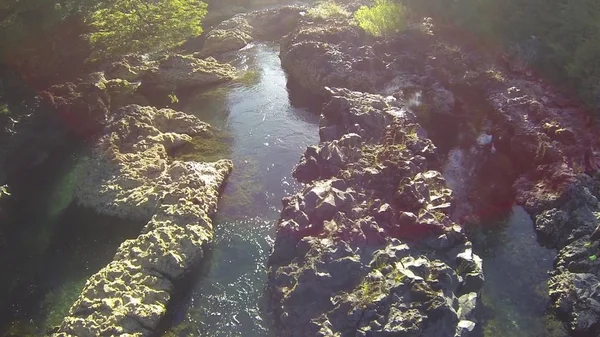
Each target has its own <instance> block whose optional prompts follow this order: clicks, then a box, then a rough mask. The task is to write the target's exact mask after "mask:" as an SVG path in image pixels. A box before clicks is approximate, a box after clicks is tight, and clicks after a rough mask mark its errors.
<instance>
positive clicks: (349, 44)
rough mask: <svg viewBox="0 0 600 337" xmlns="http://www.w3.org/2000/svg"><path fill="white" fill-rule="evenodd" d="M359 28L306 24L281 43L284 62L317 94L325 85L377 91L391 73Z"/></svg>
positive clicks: (290, 74)
mask: <svg viewBox="0 0 600 337" xmlns="http://www.w3.org/2000/svg"><path fill="white" fill-rule="evenodd" d="M365 44H366V43H365V41H364V39H363V35H362V34H361V31H360V28H358V27H355V26H350V25H341V26H336V25H328V24H310V25H308V24H306V25H301V26H300V27H299V28H298V29H297V30H295V31H294V32H292V33H290V34H289V35H287V36H286V37H285V38H284V40H283V41H282V44H281V53H280V58H281V64H282V66H283V68H284V69H285V71H286V72H287V73H288V75H289V76H290V78H292V79H293V80H294V81H295V82H297V83H298V84H300V86H302V87H304V88H306V89H308V90H309V91H310V92H313V93H315V94H318V95H326V92H325V91H324V90H323V88H324V87H345V88H349V89H351V90H359V91H364V92H374V91H375V90H376V89H377V88H382V87H383V84H384V83H385V82H386V81H388V80H389V79H391V78H390V76H391V72H389V71H387V67H386V65H385V63H384V62H383V61H382V60H380V59H378V58H377V57H375V56H374V55H373V53H372V51H370V50H369V47H367V48H362V46H364V45H365Z"/></svg>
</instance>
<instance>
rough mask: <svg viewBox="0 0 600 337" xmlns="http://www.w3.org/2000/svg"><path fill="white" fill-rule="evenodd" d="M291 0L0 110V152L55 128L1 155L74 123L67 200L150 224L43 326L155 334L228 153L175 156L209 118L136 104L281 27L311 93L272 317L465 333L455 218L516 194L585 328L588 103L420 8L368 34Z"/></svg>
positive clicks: (210, 70)
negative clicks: (393, 30) (308, 136)
mask: <svg viewBox="0 0 600 337" xmlns="http://www.w3.org/2000/svg"><path fill="white" fill-rule="evenodd" d="M304 11H305V8H303V7H295V6H291V7H282V8H278V9H270V10H264V11H258V12H252V13H246V14H239V15H236V16H234V17H233V18H231V19H228V20H226V21H224V22H222V23H221V24H219V25H218V26H217V27H216V28H215V29H213V30H212V31H210V32H208V33H207V34H206V36H205V39H204V42H203V46H202V48H199V49H198V50H193V52H194V54H190V55H181V54H168V55H164V56H162V57H158V58H153V59H148V58H147V57H142V56H139V55H130V56H127V57H124V58H123V59H122V60H120V61H118V62H114V63H111V64H109V65H104V66H103V67H102V69H98V70H101V72H99V73H93V74H91V75H89V76H86V77H84V78H82V79H80V80H78V81H74V82H69V83H64V84H60V85H56V86H52V87H50V88H48V89H47V90H46V91H45V92H44V93H42V94H41V95H40V97H39V101H40V102H42V103H43V104H45V105H46V106H48V107H50V108H51V110H52V112H53V113H52V114H51V115H49V116H50V117H49V116H48V115H40V114H37V115H35V116H36V117H35V118H30V116H31V115H28V114H26V113H23V114H21V115H19V121H21V120H22V121H28V120H31V121H32V122H31V123H32V124H29V125H28V124H27V123H29V122H27V123H15V122H14V121H10V120H9V119H5V120H4V121H5V122H6V123H4V124H3V125H2V127H3V128H5V131H6V130H8V131H6V132H5V133H4V134H3V135H2V137H4V136H6V139H8V140H9V141H10V142H9V143H10V146H6V147H5V149H7V150H2V153H0V165H2V164H3V163H5V162H6V163H8V158H10V156H11V154H15V153H19V152H20V151H22V150H23V149H25V150H27V149H29V148H35V145H36V144H42V143H44V141H45V139H44V137H38V136H35V135H33V133H34V132H36V128H40V129H42V127H41V126H40V125H42V124H43V123H45V122H46V121H51V122H52V123H53V124H51V125H59V126H60V127H59V128H57V130H58V131H57V132H56V135H54V136H53V137H56V139H57V140H56V141H55V138H51V141H48V144H46V145H44V146H42V147H41V149H42V150H41V151H37V150H36V151H37V152H36V151H22V156H23V158H25V159H23V161H22V162H17V163H15V164H14V165H12V164H11V165H8V164H6V165H2V167H3V171H4V170H6V169H7V168H10V169H11V170H12V171H11V172H14V171H16V170H17V169H18V168H19V167H26V166H27V165H30V164H32V165H35V164H36V163H38V162H39V161H43V157H44V156H48V155H50V153H51V152H52V151H53V150H54V149H55V147H56V146H58V145H57V144H59V143H61V142H64V139H67V137H68V136H75V137H77V139H85V140H87V141H90V142H92V143H93V144H94V145H93V153H92V155H91V156H90V158H88V159H87V160H86V161H85V162H84V164H83V170H84V172H85V174H84V178H83V179H82V181H81V182H80V184H79V186H78V188H77V191H76V200H77V202H78V203H79V204H80V205H83V206H85V207H89V208H92V209H94V210H95V211H97V212H98V213H101V214H107V215H113V216H118V217H121V218H128V219H135V220H139V221H143V222H147V224H146V225H145V227H144V229H143V230H142V233H141V234H140V235H139V236H138V237H137V238H134V239H131V240H127V241H126V242H124V243H123V244H122V245H121V246H120V248H119V249H118V251H117V253H116V254H115V256H114V259H113V261H112V262H110V263H109V264H108V265H107V266H106V267H105V268H103V269H102V270H100V271H99V272H98V273H96V274H95V275H93V276H92V277H90V279H89V280H88V282H87V283H86V285H85V288H84V289H83V291H82V293H81V295H80V296H79V298H78V299H77V301H76V302H75V303H74V305H73V306H72V308H71V310H70V311H69V314H68V316H67V317H66V318H65V319H64V321H63V323H62V324H61V325H60V327H58V328H57V329H56V331H55V336H101V335H120V334H128V335H133V336H149V335H152V334H153V333H155V332H156V331H155V330H156V328H157V326H158V324H159V323H160V321H161V319H162V318H163V317H164V316H165V314H166V310H167V305H168V304H169V301H170V298H171V294H172V293H173V292H174V290H175V288H176V285H177V281H178V280H180V279H181V278H182V277H183V276H184V275H186V274H187V273H188V272H189V271H190V270H191V269H193V267H194V266H196V265H198V263H200V262H201V261H202V260H203V258H204V256H205V254H206V251H207V249H208V247H209V245H210V242H211V240H212V224H211V216H212V215H213V214H214V213H215V212H216V207H217V201H218V196H219V190H220V188H221V187H222V185H223V184H224V183H225V181H226V179H227V175H228V174H229V172H230V171H231V169H232V164H231V162H230V161H228V160H220V161H217V162H210V163H203V162H185V161H182V160H179V159H178V158H182V157H180V156H179V155H178V154H181V151H187V150H189V149H197V147H196V146H194V145H193V144H197V143H198V142H200V143H202V142H210V141H212V139H213V137H214V136H215V135H214V130H212V128H211V127H210V126H209V125H208V124H206V123H203V122H202V121H200V120H198V119H197V118H195V117H193V116H190V115H187V114H184V113H181V112H178V111H174V110H171V109H158V108H155V107H151V106H143V105H152V104H154V103H155V102H159V101H160V102H164V101H166V100H167V98H168V95H172V97H171V99H173V100H174V99H175V98H176V96H173V95H175V94H176V93H177V92H179V91H181V90H188V89H190V88H196V89H197V88H202V87H204V86H209V85H213V84H218V83H223V82H227V81H230V80H232V79H234V78H235V77H236V76H237V74H236V70H235V69H234V68H233V67H231V66H230V65H228V64H223V63H220V62H218V61H217V60H215V59H214V58H212V56H215V57H219V56H220V54H222V53H226V52H231V51H235V50H238V49H240V48H243V47H245V46H246V45H248V44H249V43H251V42H252V41H253V40H278V41H281V50H280V58H281V62H282V66H283V67H284V68H285V70H286V71H287V73H288V75H289V77H290V79H291V80H292V81H294V82H296V83H297V84H299V85H300V86H302V87H304V88H305V89H308V90H309V91H310V92H312V93H313V94H315V95H318V96H320V97H321V98H322V99H324V100H325V105H324V107H323V110H322V111H321V113H322V115H321V125H320V138H321V142H320V144H319V145H315V146H312V147H309V148H308V149H307V150H306V152H305V154H304V155H303V157H302V158H301V160H300V163H299V164H298V166H297V167H296V169H295V172H294V177H295V178H296V179H297V180H298V181H300V182H302V183H305V184H306V185H305V186H304V187H303V189H302V190H301V191H299V192H298V193H297V194H295V195H292V196H289V197H287V198H285V199H284V200H283V211H282V213H281V219H280V220H279V222H278V225H277V234H276V240H275V246H274V249H273V251H272V253H271V256H270V257H269V271H268V272H269V276H268V277H269V278H268V286H267V297H268V304H269V311H270V313H271V314H272V318H273V321H274V322H275V326H276V334H277V335H281V336H355V335H358V336H389V335H398V334H406V335H411V336H417V335H418V336H440V337H441V336H444V337H445V336H468V335H473V333H474V332H475V331H476V330H477V329H478V328H479V327H480V324H479V320H478V316H477V314H476V312H477V309H478V307H479V306H480V304H481V303H480V302H481V301H480V299H481V290H482V286H483V283H484V275H483V269H482V263H484V262H485V261H483V262H482V261H481V259H480V258H479V257H478V256H477V255H476V254H474V252H473V248H472V244H471V242H470V240H469V238H468V236H467V235H466V228H465V226H464V225H465V222H466V221H467V220H468V221H474V222H477V221H479V220H481V219H482V218H490V217H493V215H494V214H496V213H497V211H500V212H503V211H505V210H506V209H507V208H510V205H512V203H513V202H517V203H518V204H520V205H522V206H524V208H525V209H526V210H527V212H528V213H529V215H530V216H532V218H533V219H534V220H535V226H536V231H537V233H538V238H539V241H540V242H542V243H543V244H545V245H547V246H548V247H552V248H556V249H558V250H559V252H558V256H557V259H556V261H555V270H554V271H553V273H552V275H551V278H550V279H549V288H550V296H551V299H552V303H553V307H554V309H555V311H556V313H557V314H558V315H559V317H561V318H562V319H563V320H564V321H565V322H566V323H567V324H568V326H569V327H570V329H571V331H572V332H573V334H574V335H582V336H590V335H597V334H599V333H600V323H599V322H600V293H599V292H598V291H597V288H598V284H599V283H600V281H599V278H600V262H599V261H598V256H599V255H600V242H598V238H597V237H598V236H599V235H598V234H597V233H598V232H596V228H598V225H599V224H600V210H599V209H598V208H599V206H598V198H599V197H600V182H599V181H598V168H599V167H600V166H599V165H600V155H599V152H598V149H599V146H600V144H598V141H597V138H596V137H595V136H594V135H595V134H597V132H598V131H600V130H598V128H597V127H596V126H595V125H594V124H593V123H591V122H590V121H591V119H590V118H589V117H588V115H587V114H586V111H585V110H584V109H582V108H581V107H579V106H577V105H576V104H575V102H573V101H571V100H569V99H566V98H565V97H564V96H562V95H561V94H560V93H559V92H558V91H557V90H554V89H553V88H552V87H551V86H550V85H548V84H546V83H545V82H544V81H542V80H540V79H538V78H536V77H535V76H533V75H532V74H531V73H529V72H527V71H523V70H522V68H520V67H515V66H513V65H514V64H517V63H518V60H510V59H506V58H504V57H501V55H498V54H497V53H494V52H490V51H489V50H484V49H482V48H481V47H478V46H477V45H476V44H474V43H473V44H472V43H470V40H469V39H468V38H464V37H463V36H460V35H459V34H458V33H457V32H453V31H443V30H440V31H438V30H437V29H436V26H435V25H434V23H433V22H432V21H431V20H429V19H427V20H424V21H423V22H420V23H415V24H412V25H410V27H409V28H408V30H407V31H405V32H404V33H401V34H398V35H397V36H394V37H391V38H374V37H371V36H368V35H367V34H366V33H365V32H363V31H362V30H361V29H360V28H359V27H358V26H356V25H353V24H351V20H350V18H340V19H337V20H336V21H334V22H323V21H322V20H316V19H312V18H310V17H307V16H306V15H305V13H304ZM288 33H289V34H288ZM286 34H287V35H286ZM284 35H285V36H284ZM188 51H190V50H189V49H188ZM190 52H192V51H190ZM134 103H135V104H134ZM136 104H140V105H136ZM157 105H164V104H162V103H160V104H158V103H157ZM40 116H41V117H40ZM11 123H12V124H11ZM5 124H6V125H5ZM19 128H22V129H19ZM47 128H48V126H47V125H46V126H44V128H43V129H44V130H45V129H47ZM15 130H16V131H15ZM19 130H21V131H19ZM22 130H25V131H22ZM14 134H17V135H18V137H15V136H14ZM43 135H44V136H45V135H46V134H45V133H44V134H43ZM2 139H4V138H2ZM23 139H24V140H23ZM7 144H8V143H7ZM14 144H16V145H14ZM475 145H476V146H475ZM473 149H476V150H473ZM455 150H460V151H462V152H461V153H467V154H468V155H469V156H471V157H470V160H471V161H472V162H473V163H474V165H473V167H471V168H469V170H468V172H469V173H470V174H466V175H465V179H464V180H462V181H461V182H460V183H461V185H462V186H460V187H461V188H464V190H465V191H464V193H462V192H461V193H460V195H461V197H460V198H457V197H456V195H454V193H453V192H452V190H451V189H450V188H449V185H450V184H449V182H446V180H445V179H444V177H443V176H442V174H441V173H440V172H439V171H440V170H441V168H442V167H443V166H444V165H443V164H444V163H446V162H447V159H448V157H452V153H453V151H455ZM40 153H41V154H40ZM454 153H456V152H454ZM32 154H36V155H35V156H34V155H32ZM199 157H200V158H202V154H200V156H199ZM450 159H451V158H450ZM5 176H6V172H0V185H3V183H4V182H5V181H4V178H3V177H5ZM453 187H454V186H453ZM457 187H458V186H457ZM473 196H475V197H473ZM465 205H467V206H469V207H463V206H465ZM506 205H509V207H506ZM488 206H489V207H488ZM483 208H486V209H487V208H492V209H494V211H493V212H492V213H493V214H492V216H490V215H489V214H486V213H489V212H487V211H480V209H483ZM465 209H466V210H467V211H463V210H465ZM458 210H460V211H458ZM0 215H1V214H0ZM0 240H1V238H0ZM517 272H518V271H517Z"/></svg>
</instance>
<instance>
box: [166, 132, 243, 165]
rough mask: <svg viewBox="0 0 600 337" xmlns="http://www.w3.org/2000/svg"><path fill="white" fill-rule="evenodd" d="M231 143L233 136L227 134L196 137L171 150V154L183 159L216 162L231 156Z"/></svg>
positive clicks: (177, 158)
mask: <svg viewBox="0 0 600 337" xmlns="http://www.w3.org/2000/svg"><path fill="white" fill-rule="evenodd" d="M230 144H231V137H229V136H227V135H226V134H220V133H219V134H214V135H211V136H208V137H196V138H193V139H192V141H191V142H189V143H187V144H185V145H183V146H180V147H178V148H176V149H174V150H172V151H170V153H169V156H171V157H172V158H173V159H176V160H181V161H196V162H214V161H218V160H221V159H226V158H229V157H230V155H231V145H230Z"/></svg>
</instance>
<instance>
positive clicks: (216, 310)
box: [165, 44, 319, 337]
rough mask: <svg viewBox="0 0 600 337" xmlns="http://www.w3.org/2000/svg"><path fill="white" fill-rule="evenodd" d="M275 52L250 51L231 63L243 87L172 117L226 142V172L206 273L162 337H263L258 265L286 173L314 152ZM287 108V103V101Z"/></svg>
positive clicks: (306, 116) (312, 119)
mask: <svg viewBox="0 0 600 337" xmlns="http://www.w3.org/2000/svg"><path fill="white" fill-rule="evenodd" d="M278 54H279V47H278V46H276V45H269V44H258V45H251V46H249V47H247V48H245V49H244V50H242V51H241V52H239V53H237V54H236V55H235V58H234V59H233V60H231V62H232V63H233V64H234V65H236V67H238V68H240V69H243V70H245V71H248V74H249V75H247V76H245V80H244V81H242V82H238V83H234V84H231V85H228V86H224V87H219V88H216V89H214V90H210V91H208V92H202V93H199V94H198V95H196V96H195V97H192V98H191V99H188V100H185V102H182V104H181V106H178V107H177V109H180V110H183V111H185V112H187V113H191V114H194V115H196V116H198V117H200V119H202V120H204V121H206V122H208V123H211V124H212V125H213V126H215V127H218V128H220V129H222V130H223V132H224V133H225V134H226V135H228V136H229V137H230V141H229V143H230V144H229V149H228V150H229V157H230V158H232V160H233V161H234V170H233V172H232V174H231V176H230V178H229V181H228V183H227V186H226V187H225V190H224V192H223V196H222V200H221V202H220V204H219V212H218V215H217V216H216V218H215V219H214V228H215V242H214V245H213V249H212V255H211V256H210V258H209V265H208V266H207V267H206V269H205V270H204V271H203V272H202V275H201V277H199V278H198V279H199V281H198V282H197V284H196V285H195V287H194V289H193V290H192V292H191V294H189V296H188V297H187V301H184V302H183V303H181V306H180V307H179V310H178V311H177V312H176V313H175V317H174V322H173V326H172V328H171V329H170V330H169V331H168V332H167V333H166V334H165V336H217V337H218V336H228V337H230V336H244V337H253V336H257V337H258V336H260V337H264V336H267V335H268V333H269V326H268V320H267V319H266V318H265V317H263V312H262V311H261V302H262V294H263V290H264V287H265V282H266V279H267V275H266V260H267V258H268V255H269V251H270V249H271V247H272V244H273V234H274V228H275V223H276V221H277V219H278V216H279V210H280V209H281V198H282V197H284V196H286V195H289V194H291V193H294V191H296V190H297V189H298V188H299V186H298V185H297V183H295V181H294V179H293V178H292V177H291V173H292V170H293V167H294V166H295V164H296V163H297V162H298V160H299V158H300V156H301V154H302V153H303V152H304V150H305V149H306V147H307V146H309V145H313V144H317V143H318V142H319V137H318V120H319V117H318V114H315V113H312V112H309V111H308V110H307V109H306V108H298V107H294V106H293V105H292V103H291V100H292V99H295V97H292V98H290V96H289V94H288V90H287V88H286V86H287V80H286V76H285V73H284V72H283V70H282V69H281V64H280V60H279V57H278ZM294 102H295V101H294Z"/></svg>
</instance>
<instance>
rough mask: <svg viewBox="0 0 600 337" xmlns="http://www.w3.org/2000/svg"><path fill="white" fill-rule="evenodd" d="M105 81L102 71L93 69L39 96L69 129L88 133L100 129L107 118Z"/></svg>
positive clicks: (84, 134)
mask: <svg viewBox="0 0 600 337" xmlns="http://www.w3.org/2000/svg"><path fill="white" fill-rule="evenodd" d="M106 82H107V81H106V79H105V78H104V76H103V75H102V74H101V73H96V74H92V75H90V76H89V78H85V79H82V80H79V81H78V82H76V83H73V82H68V83H64V84H59V85H55V86H52V87H50V88H49V89H48V90H47V91H45V92H43V93H42V97H43V99H44V101H45V102H46V103H48V105H50V106H52V107H53V108H54V109H55V110H56V113H57V114H58V115H59V116H60V118H61V119H62V120H63V121H64V122H65V124H67V126H68V128H69V129H70V130H72V131H74V132H75V133H76V134H78V135H80V136H83V137H90V136H92V135H95V134H97V133H98V132H99V131H101V130H102V128H103V127H104V125H105V124H106V122H107V121H108V118H109V109H110V96H109V94H108V92H107V90H106Z"/></svg>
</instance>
